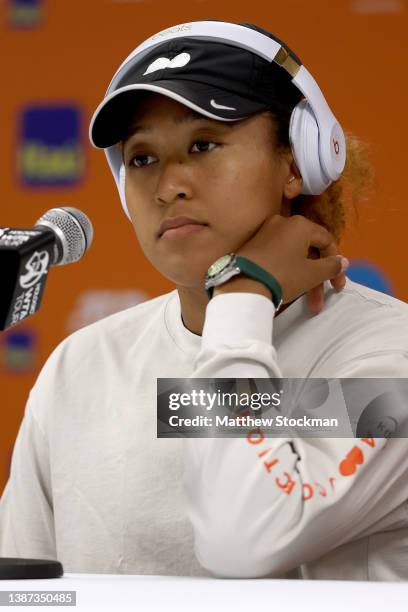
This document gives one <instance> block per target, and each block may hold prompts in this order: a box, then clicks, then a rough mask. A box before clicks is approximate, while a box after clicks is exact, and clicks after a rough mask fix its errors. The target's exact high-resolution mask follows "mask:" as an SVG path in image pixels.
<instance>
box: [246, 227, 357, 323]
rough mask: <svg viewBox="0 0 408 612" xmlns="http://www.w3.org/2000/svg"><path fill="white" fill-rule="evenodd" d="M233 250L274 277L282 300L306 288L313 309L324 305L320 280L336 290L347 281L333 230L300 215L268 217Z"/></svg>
mask: <svg viewBox="0 0 408 612" xmlns="http://www.w3.org/2000/svg"><path fill="white" fill-rule="evenodd" d="M313 247H314V248H313ZM316 248H317V249H319V252H320V258H319V259H310V258H309V253H310V251H311V250H312V251H313V250H315V249H316ZM236 254H237V255H242V256H244V257H247V258H248V259H250V260H251V261H254V262H255V263H257V264H258V265H259V266H261V267H262V268H264V269H265V270H267V271H268V272H269V273H270V274H272V276H274V277H275V278H276V280H277V281H278V282H279V283H280V285H281V287H282V299H283V303H284V304H285V303H288V302H291V301H293V300H295V299H296V298H297V297H299V296H300V295H302V294H303V293H306V292H307V294H308V295H307V302H308V305H309V308H310V310H312V312H315V313H318V312H319V311H320V310H321V308H322V307H323V282H324V281H326V280H330V281H331V284H332V286H333V287H334V288H336V289H337V290H341V289H343V287H344V285H345V282H346V279H345V276H344V270H345V269H346V267H347V264H348V262H347V260H346V259H345V258H343V260H344V264H345V266H344V267H342V258H341V256H339V255H338V253H337V247H336V243H335V240H334V237H333V236H332V234H331V233H330V232H329V231H327V230H326V229H325V228H324V227H322V226H321V225H319V224H317V223H314V222H313V221H310V220H309V219H307V218H306V217H303V216H301V215H293V216H291V217H282V216H281V215H274V216H272V217H270V218H268V219H267V220H266V221H265V222H264V223H263V224H262V226H261V227H260V228H259V229H258V231H257V232H256V234H254V235H253V236H252V237H251V238H250V239H249V240H248V241H247V242H246V243H245V244H243V245H242V246H241V247H240V248H239V249H238V250H237V251H236Z"/></svg>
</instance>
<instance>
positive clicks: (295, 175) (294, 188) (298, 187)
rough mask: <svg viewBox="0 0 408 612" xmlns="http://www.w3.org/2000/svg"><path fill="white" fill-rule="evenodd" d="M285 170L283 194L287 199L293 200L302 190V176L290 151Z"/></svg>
mask: <svg viewBox="0 0 408 612" xmlns="http://www.w3.org/2000/svg"><path fill="white" fill-rule="evenodd" d="M286 160H287V171H286V172H285V175H286V176H285V182H284V184H283V195H284V197H285V198H287V199H288V200H293V198H296V197H297V196H298V195H300V192H301V191H302V177H301V176H300V172H299V170H298V169H297V166H296V164H295V161H294V159H293V155H292V153H290V154H288V156H287V157H286Z"/></svg>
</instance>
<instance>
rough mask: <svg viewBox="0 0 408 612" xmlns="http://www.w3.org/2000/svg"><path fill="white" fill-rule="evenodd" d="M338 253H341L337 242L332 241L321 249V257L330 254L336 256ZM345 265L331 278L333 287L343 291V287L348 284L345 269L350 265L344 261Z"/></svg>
mask: <svg viewBox="0 0 408 612" xmlns="http://www.w3.org/2000/svg"><path fill="white" fill-rule="evenodd" d="M336 255H339V252H338V246H337V244H336V243H335V242H331V243H330V244H328V245H327V246H326V247H323V248H322V249H320V257H330V256H336ZM344 259H346V258H344ZM344 266H345V267H344V269H343V268H342V269H341V270H340V272H339V274H337V275H336V276H334V277H333V278H331V279H330V283H331V285H332V287H333V288H334V289H336V290H337V291H341V290H342V289H344V287H345V285H346V276H345V274H344V271H345V270H346V269H347V267H348V265H347V266H346V264H345V263H344Z"/></svg>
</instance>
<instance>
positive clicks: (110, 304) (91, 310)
mask: <svg viewBox="0 0 408 612" xmlns="http://www.w3.org/2000/svg"><path fill="white" fill-rule="evenodd" d="M148 299H150V296H149V295H147V293H145V292H144V291H141V290H138V289H91V290H88V291H84V292H83V293H82V294H81V295H80V296H79V298H78V300H77V303H76V304H75V307H74V310H73V311H72V313H71V314H70V315H69V317H68V320H67V328H68V329H69V331H71V332H72V331H75V330H77V329H79V328H81V327H85V325H90V324H91V323H94V322H95V321H99V319H103V318H104V317H108V316H109V315H111V314H114V313H115V312H119V311H120V310H125V309H126V308H130V307H131V306H136V304H140V303H141V302H145V301H146V300H148Z"/></svg>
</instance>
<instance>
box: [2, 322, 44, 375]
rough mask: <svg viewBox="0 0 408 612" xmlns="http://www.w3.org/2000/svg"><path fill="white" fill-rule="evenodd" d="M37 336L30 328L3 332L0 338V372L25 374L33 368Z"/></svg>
mask: <svg viewBox="0 0 408 612" xmlns="http://www.w3.org/2000/svg"><path fill="white" fill-rule="evenodd" d="M36 355H37V336H36V334H35V332H34V330H33V329H32V328H30V327H24V328H21V329H18V330H13V331H9V332H5V333H4V334H2V335H1V337H0V356H1V359H0V364H1V366H0V367H1V370H2V371H5V372H7V373H9V374H26V373H27V372H31V371H32V370H33V369H34V367H35V361H36Z"/></svg>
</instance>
